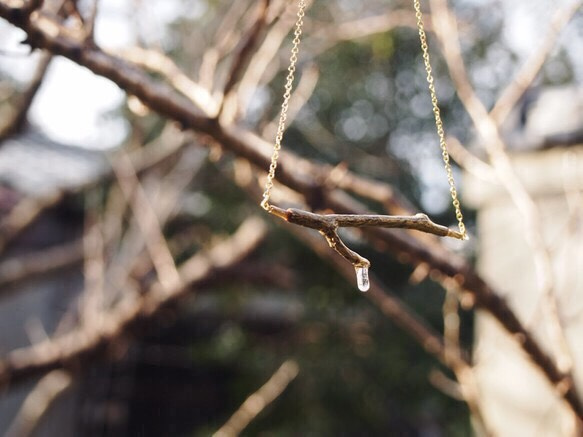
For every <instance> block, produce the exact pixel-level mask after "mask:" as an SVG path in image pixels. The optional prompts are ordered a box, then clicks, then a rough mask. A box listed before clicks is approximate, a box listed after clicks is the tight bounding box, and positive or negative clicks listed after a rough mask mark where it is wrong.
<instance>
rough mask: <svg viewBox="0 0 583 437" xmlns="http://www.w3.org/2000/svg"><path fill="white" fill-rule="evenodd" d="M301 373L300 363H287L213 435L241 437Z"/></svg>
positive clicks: (288, 361) (216, 436) (290, 361)
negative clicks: (253, 421) (239, 436)
mask: <svg viewBox="0 0 583 437" xmlns="http://www.w3.org/2000/svg"><path fill="white" fill-rule="evenodd" d="M299 371H300V367H299V366H298V363H296V362H295V361H293V360H287V361H285V362H284V363H283V364H282V365H281V366H280V367H279V368H278V369H277V370H276V371H275V373H274V374H273V375H271V378H269V380H268V381H267V382H266V383H265V384H264V385H262V386H261V388H260V389H259V390H257V391H256V392H255V393H253V394H251V395H250V396H249V397H248V398H247V399H245V402H243V404H242V405H241V406H240V407H239V409H238V410H237V411H235V413H234V414H233V415H232V416H231V417H230V418H229V420H228V421H227V422H226V423H225V424H224V425H223V426H221V428H219V430H218V431H217V432H215V433H214V434H213V437H233V436H237V435H239V434H240V433H241V432H242V431H243V430H244V429H245V428H246V427H247V426H248V425H249V423H251V421H252V420H253V419H255V417H257V416H258V415H259V414H260V413H261V412H262V411H263V410H264V409H265V408H266V407H267V406H268V405H269V404H271V403H272V402H273V401H275V400H276V399H277V398H278V397H279V396H280V395H281V394H282V393H283V392H284V390H285V389H286V388H287V386H288V385H289V384H290V383H291V382H292V381H293V380H294V379H295V378H296V376H297V375H298V373H299Z"/></svg>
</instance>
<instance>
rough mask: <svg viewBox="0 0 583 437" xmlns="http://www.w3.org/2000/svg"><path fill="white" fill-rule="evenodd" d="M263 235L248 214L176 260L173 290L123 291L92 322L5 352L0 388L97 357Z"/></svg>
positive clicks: (256, 220) (261, 227)
mask: <svg viewBox="0 0 583 437" xmlns="http://www.w3.org/2000/svg"><path fill="white" fill-rule="evenodd" d="M265 233H266V226H265V223H264V222H263V221H262V220H261V219H259V218H257V217H251V218H249V219H247V220H246V221H245V222H243V223H242V224H241V226H240V227H239V229H238V230H237V231H236V232H235V234H233V235H232V236H231V237H230V238H229V239H227V240H225V241H223V242H221V243H219V244H217V245H216V246H215V247H213V248H212V249H211V250H210V251H208V252H205V253H202V252H201V253H197V254H196V255H194V256H193V257H191V258H190V259H189V260H187V261H186V262H185V263H184V264H182V265H181V266H180V270H179V272H180V276H181V278H182V280H183V281H182V282H181V283H180V284H178V285H176V286H175V288H173V289H170V290H168V289H165V288H164V286H163V285H162V284H161V283H160V282H155V283H154V284H153V285H152V286H151V287H149V289H148V290H147V291H146V292H145V293H144V294H142V295H139V296H137V295H132V294H129V293H128V295H126V296H125V298H124V299H122V300H121V301H120V302H119V303H117V304H116V305H115V307H114V308H112V309H110V310H108V311H106V312H105V314H104V315H103V317H102V320H101V323H100V324H99V325H98V326H96V325H94V324H90V325H81V326H79V327H77V329H73V330H71V331H69V332H68V333H65V334H63V335H61V336H59V337H56V338H51V339H47V340H46V341H42V342H40V343H36V344H34V345H32V346H30V347H25V348H21V349H16V350H13V351H11V352H10V353H8V354H7V355H6V357H5V358H4V359H3V360H1V361H0V386H2V385H6V384H8V383H9V382H10V383H12V384H15V383H18V382H21V381H23V380H25V379H26V378H28V377H30V376H33V375H37V374H39V373H44V372H47V371H50V370H54V369H59V368H69V367H70V368H71V369H77V368H78V367H77V366H76V363H77V362H79V361H83V360H85V359H91V358H93V357H96V356H100V355H101V354H102V353H103V352H104V351H106V350H107V348H108V347H110V346H111V345H113V344H114V342H115V340H119V339H120V338H122V337H123V336H124V335H125V334H126V333H127V332H128V331H130V330H132V329H133V328H135V327H136V326H137V325H138V324H139V323H141V322H143V321H144V320H146V319H150V318H152V317H155V316H156V315H157V314H158V313H159V312H160V311H161V310H162V309H163V308H165V307H167V306H168V305H169V304H171V303H174V302H176V301H177V300H178V299H180V298H181V297H183V296H184V295H185V294H186V293H187V292H188V291H189V290H190V289H191V288H196V287H198V286H199V285H200V284H203V283H205V284H208V283H209V281H211V280H212V278H217V277H220V274H221V272H222V271H224V270H226V269H229V268H231V267H232V266H235V265H236V264H238V263H240V262H241V261H243V260H244V259H245V258H246V257H247V256H249V254H250V253H252V251H253V250H254V249H255V248H256V247H257V246H258V244H259V243H260V242H261V241H262V240H263V237H264V236H265Z"/></svg>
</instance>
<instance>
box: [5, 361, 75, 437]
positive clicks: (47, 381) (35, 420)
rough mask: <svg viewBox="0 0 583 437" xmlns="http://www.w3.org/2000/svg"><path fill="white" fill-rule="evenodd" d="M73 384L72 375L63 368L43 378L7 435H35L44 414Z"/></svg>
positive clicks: (11, 436)
mask: <svg viewBox="0 0 583 437" xmlns="http://www.w3.org/2000/svg"><path fill="white" fill-rule="evenodd" d="M72 384H73V379H72V378H71V376H70V375H69V374H68V373H67V372H65V371H63V370H53V371H52V372H49V373H47V374H46V375H45V376H43V377H42V378H41V380H40V381H39V382H38V383H37V385H36V386H35V387H34V388H33V389H32V391H31V392H30V393H29V394H28V396H27V397H26V399H25V400H24V402H23V404H22V407H21V408H20V411H18V413H17V414H16V417H15V418H14V420H13V421H12V424H11V425H10V427H9V428H8V430H7V432H6V434H5V436H6V437H27V436H32V435H34V431H35V429H36V428H37V427H38V425H39V423H40V421H41V419H42V418H43V416H45V415H46V414H47V412H48V411H49V410H50V408H51V405H53V403H54V402H55V401H56V400H57V399H58V398H59V396H61V395H62V394H63V393H65V392H66V391H67V389H69V388H70V387H71V385H72Z"/></svg>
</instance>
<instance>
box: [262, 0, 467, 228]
mask: <svg viewBox="0 0 583 437" xmlns="http://www.w3.org/2000/svg"><path fill="white" fill-rule="evenodd" d="M413 4H414V7H415V16H416V18H417V29H418V31H419V39H420V41H421V50H422V51H423V63H424V64H425V71H426V72H427V83H428V85H429V93H430V94H431V106H432V108H433V115H434V117H435V126H436V128H437V135H438V136H439V146H440V148H441V156H442V158H443V163H444V165H445V171H446V173H447V181H448V183H449V192H450V194H451V199H452V204H453V207H454V209H455V216H456V219H457V221H458V226H459V230H460V233H461V234H462V235H463V236H464V238H467V234H466V226H465V225H464V221H463V215H462V211H461V206H460V201H459V199H458V195H457V189H456V187H455V181H454V178H453V171H452V168H451V164H450V162H449V152H448V151H447V143H446V141H445V132H444V130H443V122H442V120H441V113H440V111H439V106H438V102H437V93H436V92H435V85H434V79H433V72H432V69H431V63H430V60H429V47H428V46H427V35H426V34H425V26H424V25H423V15H422V13H421V5H420V2H419V0H413ZM305 12H306V1H305V0H300V1H299V4H298V13H297V17H298V19H297V21H296V24H295V31H294V39H293V41H292V49H291V57H290V60H289V61H290V64H289V67H288V69H287V70H288V74H287V77H286V83H285V87H284V90H285V91H284V93H283V102H282V104H281V113H280V115H279V123H278V125H277V134H276V136H275V143H274V145H273V153H272V155H271V163H270V165H269V171H268V173H267V180H266V182H265V191H264V192H263V200H262V201H261V206H262V207H263V208H264V209H265V210H267V211H270V210H271V205H270V204H269V200H270V198H271V190H272V189H273V181H274V179H275V170H276V169H277V161H278V159H279V152H280V150H281V142H282V140H283V132H284V131H285V122H286V119H287V112H288V108H289V100H290V98H291V92H292V88H293V81H294V77H295V72H296V64H297V61H298V52H299V47H300V38H301V35H302V26H303V25H304V16H305Z"/></svg>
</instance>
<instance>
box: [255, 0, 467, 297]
mask: <svg viewBox="0 0 583 437" xmlns="http://www.w3.org/2000/svg"><path fill="white" fill-rule="evenodd" d="M306 7H307V3H306V0H299V2H298V12H297V21H296V24H295V29H294V39H293V41H292V49H291V56H290V63H289V67H288V69H287V71H288V73H287V77H286V80H285V86H284V93H283V102H282V104H281V112H280V116H279V122H278V126H277V133H276V135H275V142H274V145H273V153H272V155H271V163H270V165H269V170H268V173H267V179H266V182H265V190H264V191H263V199H262V201H261V207H262V208H263V209H265V210H266V211H267V212H269V213H270V214H274V215H276V216H278V217H280V218H282V219H284V220H286V221H288V222H290V223H293V224H297V225H300V226H304V227H308V228H312V229H316V230H318V231H319V232H320V233H321V234H322V235H323V236H324V238H326V240H327V241H328V244H329V245H330V247H331V248H332V249H334V250H336V251H337V252H338V253H339V254H340V255H342V256H343V257H344V258H345V259H347V260H348V261H349V262H351V263H352V265H353V266H354V268H355V270H356V280H357V285H358V288H359V289H360V290H361V291H367V290H368V289H369V287H370V281H369V277H368V269H369V267H370V261H368V260H367V259H366V258H364V257H362V256H360V255H359V254H358V253H356V252H354V251H352V250H351V249H349V248H348V247H347V246H346V245H345V244H344V242H343V241H342V240H341V238H340V237H339V235H338V228H340V227H367V226H368V227H370V226H378V227H385V228H402V229H416V230H419V231H422V232H427V233H431V234H435V235H439V236H442V237H453V238H457V239H460V240H467V239H468V236H467V233H466V227H465V225H464V221H463V215H462V212H461V206H460V202H459V199H458V195H457V189H456V186H455V181H454V177H453V171H452V168H451V164H450V158H449V152H448V150H447V143H446V140H445V132H444V128H443V121H442V120H441V112H440V110H439V105H438V101H437V93H436V91H435V84H434V78H433V72H432V68H431V62H430V59H429V47H428V45H427V35H426V33H425V26H424V24H423V14H422V13H421V5H420V0H413V7H414V9H415V17H416V19H417V31H418V34H419V41H420V43H421V51H422V54H423V64H424V66H425V72H426V73H427V83H428V88H429V94H430V97H431V106H432V110H433V115H434V118H435V127H436V131H437V136H438V137H439V147H440V149H441V157H442V159H443V164H444V167H445V172H446V176H447V181H448V184H449V192H450V195H451V200H452V205H453V207H454V210H455V216H456V219H457V222H458V229H459V231H454V230H451V229H449V228H447V227H445V226H441V225H438V224H435V223H433V222H432V221H431V220H430V219H429V217H427V216H426V215H425V214H416V215H414V216H390V215H370V214H366V215H353V214H314V213H312V212H308V211H303V210H300V209H295V208H289V209H286V210H284V209H282V208H279V207H277V206H275V205H272V204H271V203H270V202H269V201H270V198H271V191H272V189H273V184H274V179H275V171H276V169H277V162H278V159H279V152H280V150H281V142H282V140H283V133H284V131H285V123H286V120H287V112H288V108H289V100H290V98H291V93H292V88H293V81H294V76H295V72H296V64H297V61H298V53H299V48H300V40H301V35H302V28H303V25H304V17H305V14H306Z"/></svg>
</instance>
